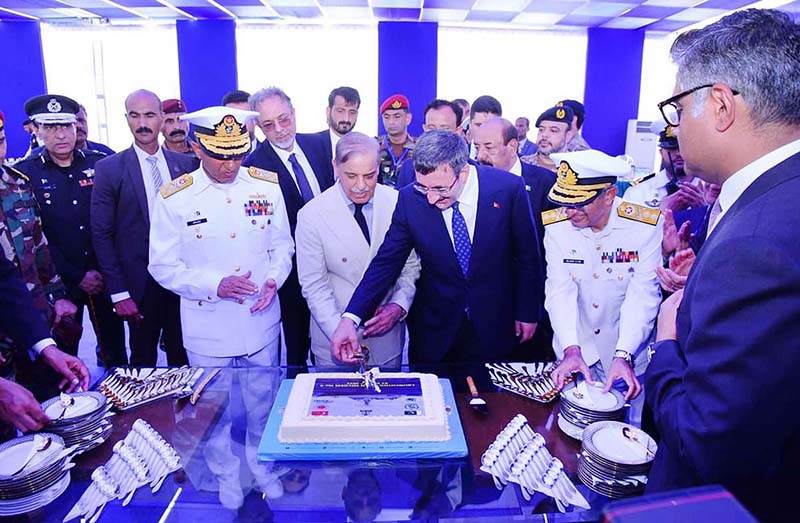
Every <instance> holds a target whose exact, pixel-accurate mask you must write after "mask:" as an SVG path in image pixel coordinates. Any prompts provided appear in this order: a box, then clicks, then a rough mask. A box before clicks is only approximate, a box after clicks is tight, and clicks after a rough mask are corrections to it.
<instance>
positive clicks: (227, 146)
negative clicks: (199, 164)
mask: <svg viewBox="0 0 800 523" xmlns="http://www.w3.org/2000/svg"><path fill="white" fill-rule="evenodd" d="M256 116H258V113H257V112H255V111H245V110H243V109H235V108H233V107H207V108H205V109H201V110H199V111H195V112H193V113H188V114H184V115H181V116H180V120H181V121H183V122H189V123H190V124H192V125H193V126H194V136H195V138H196V139H197V143H198V144H199V145H200V148H201V149H203V151H205V152H206V154H208V155H209V156H211V157H212V158H216V159H217V160H230V159H235V158H242V157H244V156H246V155H247V154H248V153H249V152H250V134H249V133H248V132H247V127H246V126H245V123H246V122H247V120H248V119H250V118H253V117H256Z"/></svg>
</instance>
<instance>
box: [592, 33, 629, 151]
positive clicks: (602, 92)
mask: <svg viewBox="0 0 800 523" xmlns="http://www.w3.org/2000/svg"><path fill="white" fill-rule="evenodd" d="M643 46H644V30H641V29H637V30H623V29H601V28H590V29H589V42H588V48H587V51H586V84H585V86H584V95H583V96H584V100H583V103H584V105H585V106H586V121H585V122H584V125H583V136H584V138H586V141H587V142H589V144H590V145H591V146H592V147H593V148H594V149H599V150H601V151H603V152H605V153H608V154H610V155H618V154H623V153H624V152H625V132H626V128H627V122H628V120H629V119H636V118H637V116H638V114H639V88H640V82H641V76H642V50H643Z"/></svg>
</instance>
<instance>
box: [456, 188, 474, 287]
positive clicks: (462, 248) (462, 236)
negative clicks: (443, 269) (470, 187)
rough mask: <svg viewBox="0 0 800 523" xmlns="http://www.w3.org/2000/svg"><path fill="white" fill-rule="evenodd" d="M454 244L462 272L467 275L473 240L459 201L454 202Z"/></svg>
mask: <svg viewBox="0 0 800 523" xmlns="http://www.w3.org/2000/svg"><path fill="white" fill-rule="evenodd" d="M452 208H453V244H454V245H455V247H456V258H458V264H459V265H461V272H463V273H464V276H465V277H466V276H467V273H468V272H469V257H470V255H471V254H472V242H471V241H470V239H469V231H468V230H467V222H466V220H464V215H463V214H461V211H459V210H458V202H455V203H454V204H453V207H452Z"/></svg>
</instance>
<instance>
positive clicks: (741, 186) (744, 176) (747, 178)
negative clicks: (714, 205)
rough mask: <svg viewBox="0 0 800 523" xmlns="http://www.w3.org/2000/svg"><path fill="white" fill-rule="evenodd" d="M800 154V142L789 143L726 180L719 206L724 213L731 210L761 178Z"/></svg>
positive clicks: (721, 191)
mask: <svg viewBox="0 0 800 523" xmlns="http://www.w3.org/2000/svg"><path fill="white" fill-rule="evenodd" d="M799 152H800V140H795V141H793V142H789V143H787V144H785V145H782V146H781V147H778V148H777V149H775V150H774V151H770V152H769V153H767V154H765V155H764V156H762V157H761V158H759V159H757V160H756V161H754V162H752V163H750V164H748V165H746V166H744V167H743V168H741V169H739V170H738V171H737V172H735V173H734V174H733V175H732V176H731V177H730V178H728V179H727V180H725V182H724V183H723V184H722V188H721V189H720V192H719V206H720V209H722V212H726V211H727V210H728V209H730V208H731V207H732V206H733V204H734V203H736V200H738V199H739V197H740V196H741V195H742V193H744V191H745V190H747V188H748V187H750V184H752V183H753V182H754V181H756V180H757V179H758V177H759V176H761V175H762V174H764V173H765V172H767V171H768V170H770V169H772V168H773V167H775V166H776V165H778V164H779V163H781V162H782V161H784V160H786V159H787V158H789V157H790V156H793V155H795V154H797V153H799Z"/></svg>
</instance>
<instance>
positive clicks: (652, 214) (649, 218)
mask: <svg viewBox="0 0 800 523" xmlns="http://www.w3.org/2000/svg"><path fill="white" fill-rule="evenodd" d="M617 214H618V215H619V216H620V217H622V218H627V219H629V220H633V221H635V222H642V223H646V224H648V225H656V224H657V223H658V218H659V217H660V216H661V211H659V210H658V209H648V208H647V207H642V206H641V205H636V204H635V203H628V202H622V203H621V204H620V206H619V207H617Z"/></svg>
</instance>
